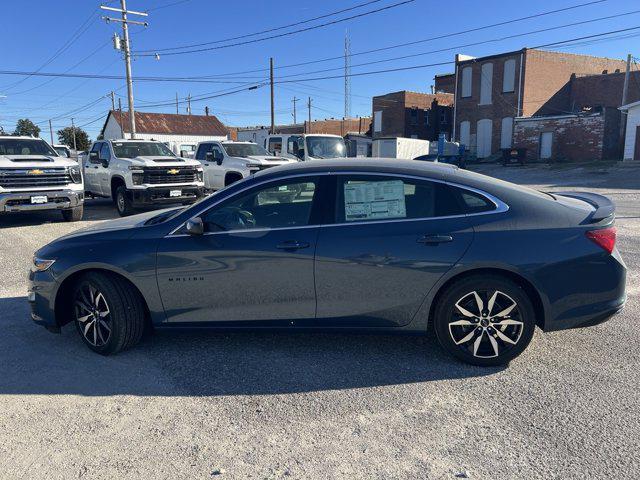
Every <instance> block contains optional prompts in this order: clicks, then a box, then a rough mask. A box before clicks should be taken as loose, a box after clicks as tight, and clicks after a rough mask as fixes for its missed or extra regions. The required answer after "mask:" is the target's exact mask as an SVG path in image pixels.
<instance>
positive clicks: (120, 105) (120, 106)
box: [118, 98, 124, 138]
mask: <svg viewBox="0 0 640 480" xmlns="http://www.w3.org/2000/svg"><path fill="white" fill-rule="evenodd" d="M118 111H119V112H120V115H119V117H120V121H119V122H118V123H119V124H120V138H124V126H123V125H122V99H120V98H118Z"/></svg>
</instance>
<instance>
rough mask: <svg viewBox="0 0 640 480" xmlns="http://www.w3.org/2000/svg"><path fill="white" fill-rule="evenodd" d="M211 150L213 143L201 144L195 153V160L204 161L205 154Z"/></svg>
mask: <svg viewBox="0 0 640 480" xmlns="http://www.w3.org/2000/svg"><path fill="white" fill-rule="evenodd" d="M212 148H213V143H201V144H200V146H199V147H198V151H197V152H196V160H206V159H207V153H208V152H210V151H211V149H212Z"/></svg>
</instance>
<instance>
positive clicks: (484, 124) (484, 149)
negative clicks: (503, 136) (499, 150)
mask: <svg viewBox="0 0 640 480" xmlns="http://www.w3.org/2000/svg"><path fill="white" fill-rule="evenodd" d="M491 129H492V122H491V120H489V119H488V118H485V119H483V120H478V138H477V142H478V152H477V156H478V158H487V157H488V156H490V155H491Z"/></svg>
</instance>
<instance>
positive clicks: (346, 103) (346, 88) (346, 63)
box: [344, 30, 351, 118]
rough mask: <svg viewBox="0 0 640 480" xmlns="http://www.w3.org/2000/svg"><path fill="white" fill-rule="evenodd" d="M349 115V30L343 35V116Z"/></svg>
mask: <svg viewBox="0 0 640 480" xmlns="http://www.w3.org/2000/svg"><path fill="white" fill-rule="evenodd" d="M350 116H351V40H349V31H348V30H347V31H346V32H345V35H344V118H349V117H350Z"/></svg>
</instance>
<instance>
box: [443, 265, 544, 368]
mask: <svg viewBox="0 0 640 480" xmlns="http://www.w3.org/2000/svg"><path fill="white" fill-rule="evenodd" d="M474 292H475V294H477V296H478V297H479V298H480V303H478V301H477V299H476V295H474ZM496 292H497V293H496ZM494 294H495V298H493V303H491V299H492V297H494ZM512 302H513V303H514V304H515V306H514V307H511V303H512ZM481 305H482V307H483V309H484V311H480V308H479V307H480V306H481ZM489 305H491V307H492V311H488V307H489ZM509 308H511V310H509ZM505 311H507V313H506V314H505V315H501V316H498V315H497V314H502V313H503V312H505ZM463 312H465V313H463ZM483 314H484V316H483ZM491 314H493V315H494V317H491ZM535 326H536V320H535V312H534V309H533V305H532V304H531V300H530V298H529V296H528V295H527V293H526V292H525V291H524V290H523V289H522V287H520V286H519V285H518V284H516V283H514V282H513V281H511V280H509V279H507V278H505V277H501V276H498V275H475V276H470V277H467V278H465V279H462V280H461V281H459V282H455V283H454V284H452V285H450V286H449V287H447V289H446V290H445V291H444V292H443V293H442V295H441V296H440V297H439V300H438V303H437V305H436V308H435V311H434V328H435V332H436V336H437V338H438V341H439V342H440V345H442V347H443V348H444V349H445V350H446V351H447V352H449V353H450V354H451V355H453V356H455V357H456V358H458V359H460V360H462V361H464V362H466V363H470V364H472V365H478V366H482V367H489V366H497V365H504V364H507V363H509V362H510V361H511V360H513V359H514V358H516V357H517V356H518V355H520V354H521V353H522V352H523V351H524V350H525V349H526V348H527V346H528V345H529V343H530V342H531V339H532V338H533V332H534V330H535ZM506 339H508V341H506Z"/></svg>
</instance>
